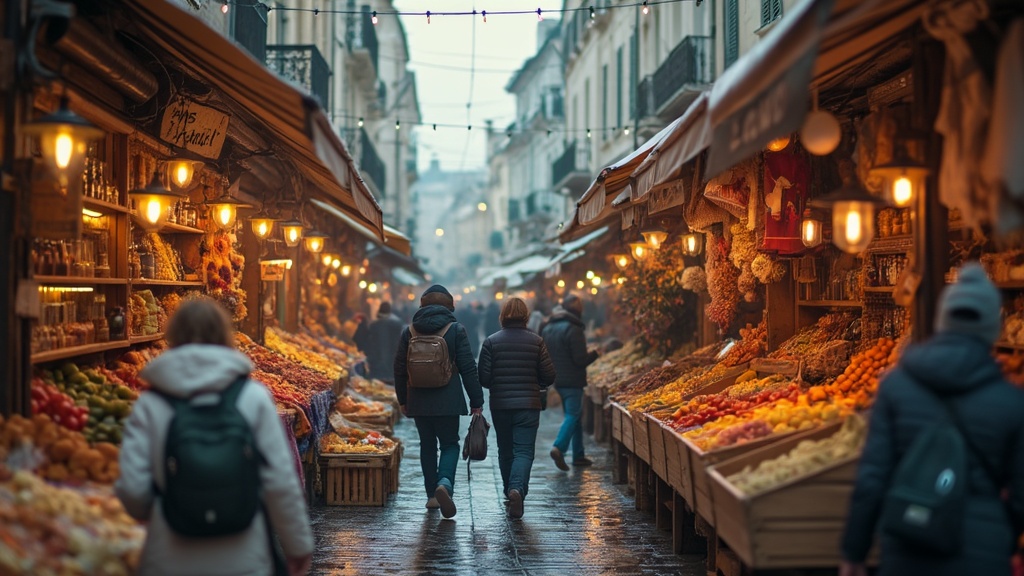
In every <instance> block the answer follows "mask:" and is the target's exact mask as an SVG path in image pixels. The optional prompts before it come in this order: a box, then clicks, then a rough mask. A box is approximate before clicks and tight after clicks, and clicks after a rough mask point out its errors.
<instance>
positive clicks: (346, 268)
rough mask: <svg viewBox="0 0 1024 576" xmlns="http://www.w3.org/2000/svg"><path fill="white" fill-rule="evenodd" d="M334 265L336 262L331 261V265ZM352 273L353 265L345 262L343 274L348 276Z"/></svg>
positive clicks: (342, 269) (342, 268)
mask: <svg viewBox="0 0 1024 576" xmlns="http://www.w3.org/2000/svg"><path fill="white" fill-rule="evenodd" d="M333 265H334V262H331V266H333ZM351 273H352V267H351V266H349V265H348V264H345V265H344V266H342V267H341V275H342V276H344V277H346V278H348V275H349V274H351Z"/></svg>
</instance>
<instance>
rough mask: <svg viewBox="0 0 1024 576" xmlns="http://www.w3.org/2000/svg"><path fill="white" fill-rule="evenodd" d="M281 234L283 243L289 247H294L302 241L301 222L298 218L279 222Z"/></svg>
mask: <svg viewBox="0 0 1024 576" xmlns="http://www.w3.org/2000/svg"><path fill="white" fill-rule="evenodd" d="M281 234H283V235H284V243H285V245H286V246H288V247H289V248H294V247H296V246H298V245H299V242H300V241H302V222H299V221H298V220H287V221H285V222H282V223H281Z"/></svg>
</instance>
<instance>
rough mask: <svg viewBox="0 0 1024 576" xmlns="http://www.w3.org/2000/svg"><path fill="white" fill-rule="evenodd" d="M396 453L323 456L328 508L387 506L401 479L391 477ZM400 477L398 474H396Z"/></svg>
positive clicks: (325, 496) (322, 466)
mask: <svg viewBox="0 0 1024 576" xmlns="http://www.w3.org/2000/svg"><path fill="white" fill-rule="evenodd" d="M394 454H395V453H394V452H389V453H387V454H327V455H323V456H321V463H320V470H321V472H323V474H324V478H325V480H324V482H323V487H324V498H325V500H326V503H327V505H328V506H383V505H384V502H385V500H387V497H388V494H389V493H390V490H391V486H392V484H393V483H394V482H397V479H395V480H392V478H391V476H388V474H389V472H388V471H389V470H391V469H392V466H393V465H394ZM393 474H394V475H395V476H397V471H395V472H394V473H393Z"/></svg>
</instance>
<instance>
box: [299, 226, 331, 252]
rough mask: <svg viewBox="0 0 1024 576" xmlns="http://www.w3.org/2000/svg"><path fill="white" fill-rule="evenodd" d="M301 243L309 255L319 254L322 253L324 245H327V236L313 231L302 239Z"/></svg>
mask: <svg viewBox="0 0 1024 576" xmlns="http://www.w3.org/2000/svg"><path fill="white" fill-rule="evenodd" d="M302 242H303V243H304V244H305V246H306V250H308V251H309V252H310V253H311V254H319V253H321V252H323V250H324V245H325V244H326V243H327V235H326V234H324V233H322V232H317V231H316V230H313V231H311V232H309V233H308V234H306V235H305V236H304V237H303V239H302Z"/></svg>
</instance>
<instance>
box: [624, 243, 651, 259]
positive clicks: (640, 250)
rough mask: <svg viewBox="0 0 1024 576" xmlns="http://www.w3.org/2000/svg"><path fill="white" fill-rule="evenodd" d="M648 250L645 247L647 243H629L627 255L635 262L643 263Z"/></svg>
mask: <svg viewBox="0 0 1024 576" xmlns="http://www.w3.org/2000/svg"><path fill="white" fill-rule="evenodd" d="M649 250H650V248H648V247H647V242H630V243H629V253H630V254H631V255H632V256H633V259H634V260H636V261H637V262H641V261H643V259H644V258H646V257H647V252H648V251H649Z"/></svg>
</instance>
